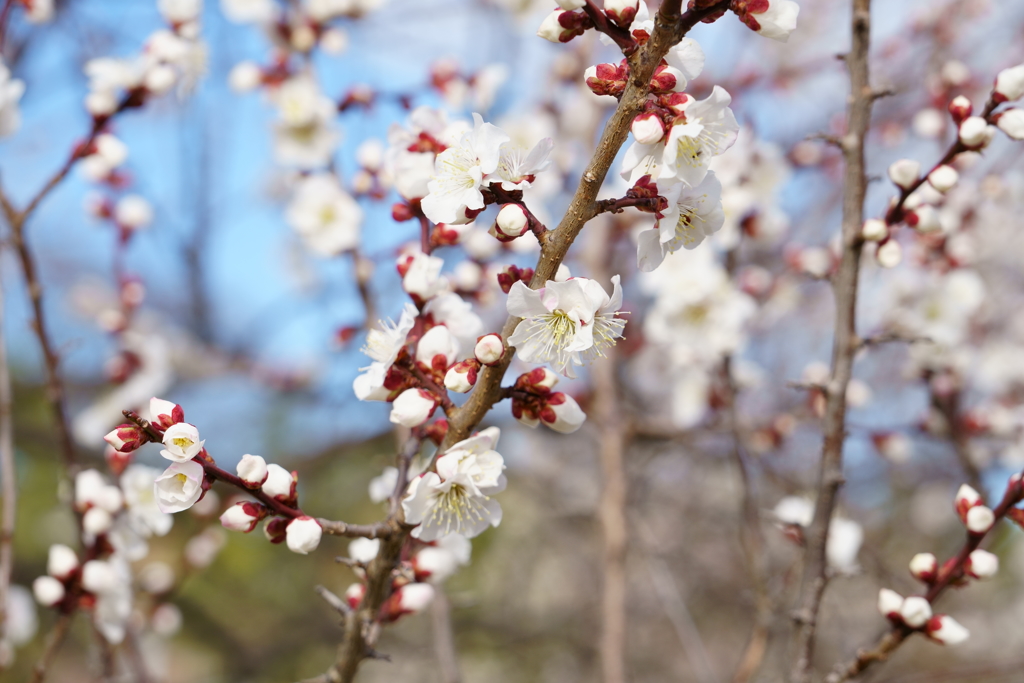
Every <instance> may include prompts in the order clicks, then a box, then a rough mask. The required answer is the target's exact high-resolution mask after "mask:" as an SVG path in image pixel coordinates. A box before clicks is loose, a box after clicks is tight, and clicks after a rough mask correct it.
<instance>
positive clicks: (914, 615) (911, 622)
mask: <svg viewBox="0 0 1024 683" xmlns="http://www.w3.org/2000/svg"><path fill="white" fill-rule="evenodd" d="M900 617H901V618H902V619H903V623H905V624H906V625H907V626H909V627H910V628H921V627H922V626H924V625H925V624H927V623H928V620H929V619H931V618H932V606H931V603H929V602H928V601H927V600H925V599H924V598H922V597H920V596H917V595H913V596H911V597H909V598H907V599H906V600H904V601H903V605H902V606H901V607H900Z"/></svg>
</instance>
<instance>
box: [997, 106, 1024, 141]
mask: <svg viewBox="0 0 1024 683" xmlns="http://www.w3.org/2000/svg"><path fill="white" fill-rule="evenodd" d="M996 126H998V127H999V130H1001V131H1003V132H1004V133H1006V134H1007V135H1008V136H1009V137H1010V138H1011V139H1013V140H1024V109H1007V110H1006V111H1004V112H1003V113H1001V114H999V118H998V120H996Z"/></svg>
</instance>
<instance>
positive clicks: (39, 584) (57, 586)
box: [32, 576, 67, 607]
mask: <svg viewBox="0 0 1024 683" xmlns="http://www.w3.org/2000/svg"><path fill="white" fill-rule="evenodd" d="M66 592H67V591H66V590H65V588H64V584H63V583H61V582H60V581H58V580H57V579H55V578H53V577H52V576H40V577H37V578H36V580H35V581H33V582H32V594H33V595H34V596H35V599H36V602H38V603H39V604H40V605H42V606H43V607H53V606H54V605H56V604H57V603H59V602H60V601H61V600H63V599H64V595H65V594H66Z"/></svg>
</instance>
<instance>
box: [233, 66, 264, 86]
mask: <svg viewBox="0 0 1024 683" xmlns="http://www.w3.org/2000/svg"><path fill="white" fill-rule="evenodd" d="M262 82H263V71H262V70H261V69H260V67H259V66H257V65H256V64H255V63H254V62H239V63H238V64H235V66H234V67H233V68H232V69H231V72H230V73H229V74H228V85H229V86H230V87H231V89H232V90H234V91H235V92H248V91H250V90H255V89H256V88H258V87H259V86H260V84H261V83H262Z"/></svg>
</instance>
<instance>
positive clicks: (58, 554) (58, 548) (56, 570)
mask: <svg viewBox="0 0 1024 683" xmlns="http://www.w3.org/2000/svg"><path fill="white" fill-rule="evenodd" d="M76 569H78V555H76V554H75V551H74V550H72V549H71V548H69V547H67V546H66V545H61V544H60V543H55V544H54V545H51V546H50V553H49V555H47V558H46V573H47V574H49V575H50V576H52V577H54V578H57V579H61V580H62V581H63V580H65V579H67V578H68V577H69V576H71V574H72V573H73V572H74V571H75V570H76Z"/></svg>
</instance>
